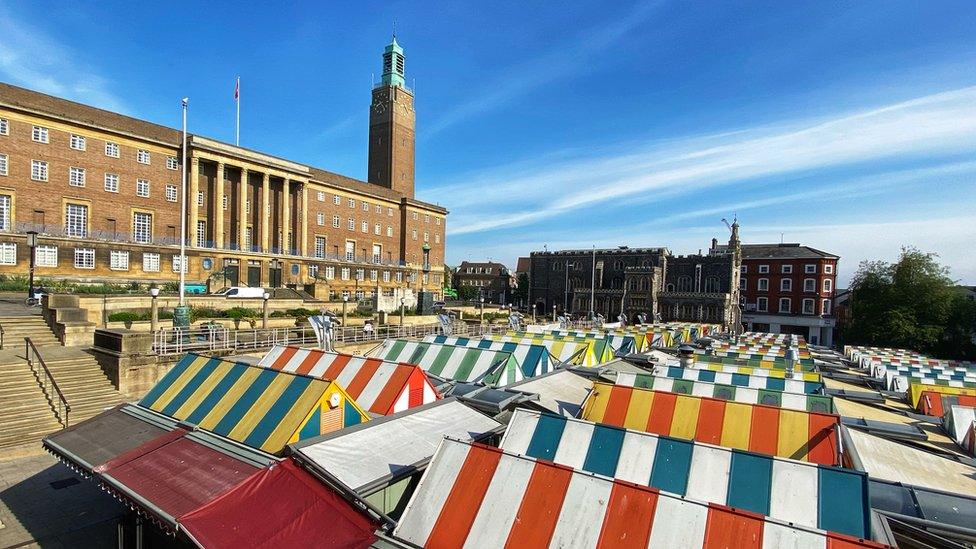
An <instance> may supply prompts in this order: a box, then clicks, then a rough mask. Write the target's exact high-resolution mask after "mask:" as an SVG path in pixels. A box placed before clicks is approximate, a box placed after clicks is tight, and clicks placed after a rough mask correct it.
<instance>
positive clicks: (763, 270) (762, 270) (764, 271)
mask: <svg viewBox="0 0 976 549" xmlns="http://www.w3.org/2000/svg"><path fill="white" fill-rule="evenodd" d="M767 273H769V265H760V266H759V274H767Z"/></svg>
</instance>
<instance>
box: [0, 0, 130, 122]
mask: <svg viewBox="0 0 976 549" xmlns="http://www.w3.org/2000/svg"><path fill="white" fill-rule="evenodd" d="M0 75H2V76H3V78H4V80H7V81H9V82H11V83H14V84H18V85H21V86H24V87H27V88H31V89H34V90H38V91H41V92H44V93H49V94H52V95H57V96H60V97H67V98H69V99H74V100H76V101H81V102H84V103H89V104H92V105H97V106H99V107H102V108H105V109H109V110H113V111H116V112H128V109H127V108H126V106H125V102H124V101H122V100H121V99H119V98H118V97H117V96H116V95H115V94H114V93H112V91H110V89H111V82H109V81H108V80H107V79H106V78H104V77H102V76H100V75H98V74H97V72H96V71H95V70H94V69H93V68H92V67H91V66H88V65H87V64H86V63H84V61H82V60H81V59H79V57H78V55H76V54H75V52H74V51H73V50H72V49H71V48H69V47H68V46H66V45H65V44H64V43H62V42H60V41H58V40H57V39H56V38H54V37H53V36H51V35H49V34H47V33H45V32H44V31H42V30H41V29H39V28H38V27H36V26H33V25H31V24H30V23H29V22H27V21H24V20H23V19H22V18H19V17H17V16H16V15H14V14H13V13H11V10H10V8H9V7H4V6H2V5H0Z"/></svg>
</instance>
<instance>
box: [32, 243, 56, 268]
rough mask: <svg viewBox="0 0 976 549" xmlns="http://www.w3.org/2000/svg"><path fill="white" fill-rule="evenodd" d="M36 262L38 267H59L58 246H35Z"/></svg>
mask: <svg viewBox="0 0 976 549" xmlns="http://www.w3.org/2000/svg"><path fill="white" fill-rule="evenodd" d="M34 264H35V265H36V266H38V267H57V266H58V247H57V246H38V247H36V248H34Z"/></svg>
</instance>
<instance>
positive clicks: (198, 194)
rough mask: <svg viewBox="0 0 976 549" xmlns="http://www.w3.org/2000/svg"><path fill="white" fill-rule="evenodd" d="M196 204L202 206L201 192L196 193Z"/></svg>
mask: <svg viewBox="0 0 976 549" xmlns="http://www.w3.org/2000/svg"><path fill="white" fill-rule="evenodd" d="M197 206H203V193H202V192H199V193H197Z"/></svg>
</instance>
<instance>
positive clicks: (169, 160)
mask: <svg viewBox="0 0 976 549" xmlns="http://www.w3.org/2000/svg"><path fill="white" fill-rule="evenodd" d="M179 165H180V161H179V160H177V159H176V157H175V156H167V157H166V169H167V170H175V169H177V168H179Z"/></svg>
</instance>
